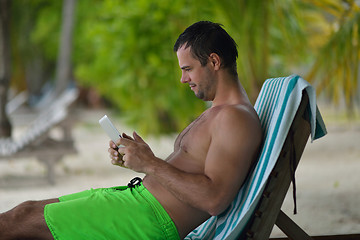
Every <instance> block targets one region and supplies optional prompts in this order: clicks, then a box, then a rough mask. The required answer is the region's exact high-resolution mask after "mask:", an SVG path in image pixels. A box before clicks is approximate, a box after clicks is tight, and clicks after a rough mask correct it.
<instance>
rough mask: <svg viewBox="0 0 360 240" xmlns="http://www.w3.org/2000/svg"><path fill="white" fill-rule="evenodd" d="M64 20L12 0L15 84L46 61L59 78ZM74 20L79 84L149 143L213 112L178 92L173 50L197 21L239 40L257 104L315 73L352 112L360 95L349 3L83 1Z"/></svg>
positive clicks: (56, 4)
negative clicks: (289, 79)
mask: <svg viewBox="0 0 360 240" xmlns="http://www.w3.org/2000/svg"><path fill="white" fill-rule="evenodd" d="M61 12H62V1H48V0H37V1H28V0H13V1H12V19H13V25H12V26H13V27H12V39H13V55H14V57H13V61H14V64H13V65H14V71H15V74H13V76H15V77H16V76H21V75H22V74H23V72H25V68H27V69H29V66H31V64H30V65H29V63H31V62H36V61H39V59H40V62H42V63H43V64H44V67H43V68H44V71H49V69H51V70H50V71H49V72H50V74H48V78H50V77H51V76H52V75H53V73H54V72H55V69H54V68H55V63H56V58H57V53H58V45H59V32H60V23H61ZM75 19H76V22H75V31H74V47H73V53H72V57H73V60H72V61H73V71H74V77H75V79H76V80H77V82H78V84H79V85H83V86H91V87H94V88H96V90H97V91H98V92H99V93H101V95H102V96H103V97H104V98H106V99H107V100H108V101H109V102H111V103H112V106H113V107H114V108H116V109H117V110H118V112H119V115H121V116H122V117H124V118H125V119H126V120H127V121H128V123H131V124H132V125H133V127H134V128H135V129H136V130H138V131H141V133H142V134H149V133H153V134H158V133H164V132H172V131H179V130H181V129H182V128H184V127H185V126H186V125H187V124H188V123H189V121H191V120H192V119H193V118H195V117H196V116H197V115H198V114H199V113H200V112H201V111H203V110H204V108H205V107H206V106H205V104H204V103H203V102H202V101H201V100H198V99H197V98H196V97H195V96H194V94H193V92H192V91H190V90H189V88H188V86H186V85H183V84H181V83H180V81H179V80H180V74H181V72H180V70H179V67H178V63H177V58H176V54H175V53H173V51H172V48H173V44H174V42H175V40H176V39H177V37H178V35H179V34H180V33H181V32H182V31H183V30H184V29H185V28H186V27H187V26H189V25H190V24H192V23H194V22H196V21H199V20H210V21H214V22H220V23H222V24H224V26H225V28H226V30H227V31H228V32H229V33H230V35H231V36H233V37H234V39H235V41H236V42H237V44H238V47H239V48H238V50H239V59H238V72H239V78H240V81H241V82H242V84H243V85H244V86H245V88H246V89H247V91H248V92H250V97H251V99H252V100H253V101H254V100H255V98H256V97H257V94H258V91H259V89H260V87H261V85H262V83H263V81H264V80H265V79H266V78H268V77H273V76H280V75H288V74H291V73H298V74H300V75H302V76H306V73H307V72H308V71H309V70H308V69H309V68H310V67H311V65H313V66H312V68H311V71H310V74H309V75H308V78H307V79H308V80H312V81H315V80H316V79H317V80H318V81H317V83H319V85H318V86H320V88H319V89H320V90H322V89H327V92H328V93H330V94H331V95H332V96H335V97H334V98H335V99H336V98H339V97H340V96H341V94H342V93H344V94H345V96H346V101H347V103H348V105H349V107H351V105H352V104H353V99H355V97H356V96H358V95H359V93H357V92H356V91H355V89H356V88H357V84H358V77H357V76H358V68H359V64H358V61H359V47H358V46H359V45H358V42H359V36H360V33H359V29H360V28H359V19H360V18H359V8H358V6H357V5H356V4H355V2H354V1H352V0H348V1H338V0H319V1H311V0H268V1H262V0H251V1H250V0H223V1H221V2H220V1H216V0H197V1H191V0H181V1H180V0H172V1H164V0H102V1H100V0H78V1H77V6H76V18H75ZM334 26H336V28H335V27H334ZM320 49H322V50H320ZM315 59H316V61H315ZM35 60H36V61H35ZM314 63H315V64H314ZM26 66H27V67H26ZM30 69H31V68H30ZM324 86H326V88H325V87H324ZM28 87H31V84H30V85H29V86H28Z"/></svg>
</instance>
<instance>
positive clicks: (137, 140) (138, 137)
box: [133, 131, 146, 143]
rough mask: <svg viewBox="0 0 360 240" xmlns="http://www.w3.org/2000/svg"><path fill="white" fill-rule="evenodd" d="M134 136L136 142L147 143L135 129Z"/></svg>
mask: <svg viewBox="0 0 360 240" xmlns="http://www.w3.org/2000/svg"><path fill="white" fill-rule="evenodd" d="M133 136H134V139H135V141H136V142H142V143H146V142H145V141H144V139H142V137H140V136H139V135H138V134H137V133H136V132H135V131H134V133H133Z"/></svg>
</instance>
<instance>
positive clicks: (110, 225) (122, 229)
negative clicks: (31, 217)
mask: <svg viewBox="0 0 360 240" xmlns="http://www.w3.org/2000/svg"><path fill="white" fill-rule="evenodd" d="M59 200H60V202H57V203H52V204H48V205H46V206H45V210H44V216H45V220H46V223H47V225H48V227H49V229H50V231H51V233H52V235H53V237H54V239H55V240H80V239H86V240H90V239H96V240H100V239H107V240H109V239H121V240H127V239H137V240H138V239H142V240H143V239H151V240H154V239H176V240H179V239H180V237H179V234H178V231H177V229H176V227H175V224H174V222H173V221H172V220H171V218H170V216H169V215H168V214H167V213H166V211H165V209H164V208H163V207H162V206H161V205H160V203H159V202H158V201H157V200H156V198H155V197H154V196H153V195H152V194H151V193H150V192H149V191H148V190H147V189H146V188H145V187H144V186H143V185H142V184H139V185H136V186H134V187H131V188H130V187H127V186H121V187H112V188H100V189H91V190H86V191H83V192H79V193H74V194H70V195H65V196H62V197H60V198H59Z"/></svg>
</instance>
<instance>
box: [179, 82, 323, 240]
mask: <svg viewBox="0 0 360 240" xmlns="http://www.w3.org/2000/svg"><path fill="white" fill-rule="evenodd" d="M255 109H256V111H257V113H258V115H259V117H260V121H261V125H262V128H263V132H264V142H263V148H262V151H261V153H260V156H259V160H258V163H257V164H256V166H254V168H253V171H252V172H251V173H250V174H249V177H248V178H247V180H246V181H245V183H244V184H243V186H242V188H241V189H240V191H239V193H238V195H237V196H236V198H235V200H234V201H233V202H232V204H231V205H230V206H229V208H228V209H227V210H226V211H225V212H224V213H222V214H221V215H219V216H216V217H211V218H210V219H208V220H207V221H206V222H204V223H203V224H202V225H200V226H199V227H198V228H196V229H195V230H194V231H193V232H191V233H190V234H189V235H188V236H187V237H186V238H185V239H219V240H220V239H221V240H223V239H227V240H228V239H269V236H270V233H271V231H272V228H273V226H274V224H275V222H277V223H279V221H280V222H281V220H284V219H285V220H284V221H285V222H286V223H288V222H289V219H288V218H287V216H286V215H285V214H284V213H283V212H281V210H280V208H281V205H282V202H283V200H284V197H285V195H286V192H287V190H288V188H289V185H290V182H291V181H293V184H294V172H295V168H296V166H297V163H298V161H299V160H300V157H301V154H302V152H303V149H304V147H305V145H306V142H307V140H308V137H309V135H311V140H314V139H317V138H320V137H322V136H324V135H325V134H326V128H325V125H324V122H323V120H322V117H321V115H320V113H319V111H318V109H317V105H316V96H315V91H314V89H313V88H312V86H311V85H310V84H309V83H308V82H306V81H305V80H303V79H302V78H301V77H299V76H297V75H291V76H289V77H281V78H272V79H268V80H266V81H265V83H264V85H263V87H262V89H261V91H260V94H259V97H258V99H257V101H256V103H255ZM294 200H295V198H294ZM295 208H296V205H295ZM279 219H280V220H279ZM285 225H287V224H285ZM294 225H295V224H294ZM296 226H297V225H296ZM296 226H295V227H294V226H291V227H290V230H289V231H288V232H285V233H286V234H288V235H291V234H293V233H292V232H294V231H295V232H296V233H295V234H293V235H298V236H301V237H300V238H298V239H306V237H307V235H306V233H304V232H303V231H302V230H301V229H300V228H299V227H296ZM285 228H286V227H285ZM280 229H282V230H283V231H287V230H286V229H284V228H281V227H280ZM294 229H295V230H294ZM298 232H300V233H298Z"/></svg>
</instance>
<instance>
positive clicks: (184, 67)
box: [181, 66, 190, 70]
mask: <svg viewBox="0 0 360 240" xmlns="http://www.w3.org/2000/svg"><path fill="white" fill-rule="evenodd" d="M186 68H190V66H183V67H181V69H182V70H184V69H186Z"/></svg>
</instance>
